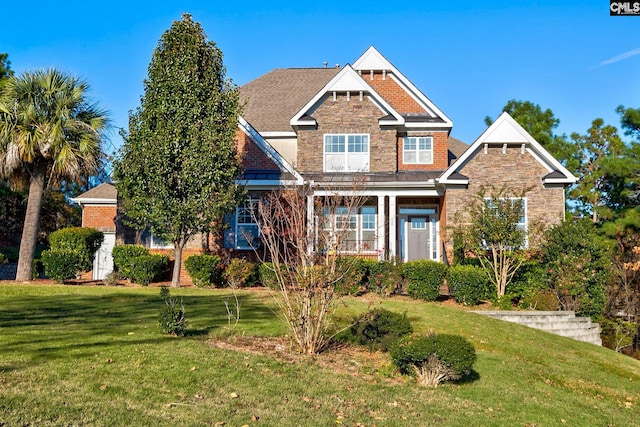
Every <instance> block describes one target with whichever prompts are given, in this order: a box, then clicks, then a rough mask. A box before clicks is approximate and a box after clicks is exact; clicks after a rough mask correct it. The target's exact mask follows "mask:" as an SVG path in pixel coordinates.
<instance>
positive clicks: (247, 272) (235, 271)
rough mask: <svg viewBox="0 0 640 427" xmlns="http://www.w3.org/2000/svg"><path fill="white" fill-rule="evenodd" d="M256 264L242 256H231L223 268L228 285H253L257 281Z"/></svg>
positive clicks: (236, 286) (241, 286) (242, 286)
mask: <svg viewBox="0 0 640 427" xmlns="http://www.w3.org/2000/svg"><path fill="white" fill-rule="evenodd" d="M257 274H258V271H257V268H256V264H255V263H253V262H251V261H247V260H246V259H244V258H233V259H232V260H231V261H230V262H229V265H227V267H226V268H225V269H224V273H223V276H224V278H225V279H226V281H227V283H228V284H229V286H231V287H233V288H245V287H248V286H254V285H255V284H256V282H257Z"/></svg>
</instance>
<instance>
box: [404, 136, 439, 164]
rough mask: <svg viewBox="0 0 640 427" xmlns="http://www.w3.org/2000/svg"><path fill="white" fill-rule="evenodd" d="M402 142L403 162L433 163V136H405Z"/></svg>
mask: <svg viewBox="0 0 640 427" xmlns="http://www.w3.org/2000/svg"><path fill="white" fill-rule="evenodd" d="M402 142H403V146H402V163H404V164H421V165H426V164H432V163H433V137H431V136H421V137H405V138H404V139H403V141H402Z"/></svg>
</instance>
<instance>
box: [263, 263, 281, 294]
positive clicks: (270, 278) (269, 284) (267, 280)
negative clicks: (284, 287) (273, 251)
mask: <svg viewBox="0 0 640 427" xmlns="http://www.w3.org/2000/svg"><path fill="white" fill-rule="evenodd" d="M258 277H259V279H260V284H261V285H262V286H264V287H265V288H271V289H276V290H278V289H280V284H279V283H278V279H277V278H276V273H275V267H274V265H273V263H271V262H263V263H262V264H260V265H259V266H258Z"/></svg>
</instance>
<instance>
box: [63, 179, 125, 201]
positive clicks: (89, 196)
mask: <svg viewBox="0 0 640 427" xmlns="http://www.w3.org/2000/svg"><path fill="white" fill-rule="evenodd" d="M117 199H118V191H117V190H116V187H115V186H114V185H113V184H110V183H108V182H103V183H102V184H100V185H98V186H97V187H94V188H92V189H91V190H89V191H85V192H84V193H82V194H80V195H79V196H78V197H75V198H73V199H71V201H73V202H75V203H78V204H79V205H83V204H111V203H116V201H117Z"/></svg>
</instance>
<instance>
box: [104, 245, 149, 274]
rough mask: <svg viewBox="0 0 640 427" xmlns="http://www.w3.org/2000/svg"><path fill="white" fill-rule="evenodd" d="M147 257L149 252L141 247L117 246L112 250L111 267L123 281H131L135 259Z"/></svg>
mask: <svg viewBox="0 0 640 427" xmlns="http://www.w3.org/2000/svg"><path fill="white" fill-rule="evenodd" d="M142 255H149V250H148V249H147V248H145V247H144V246H141V245H118V246H115V247H114V248H113V251H112V252H111V256H112V257H113V267H114V269H115V270H116V271H117V272H118V273H120V275H121V276H122V277H124V278H125V279H129V280H133V264H134V260H135V258H137V257H139V256H142Z"/></svg>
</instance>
